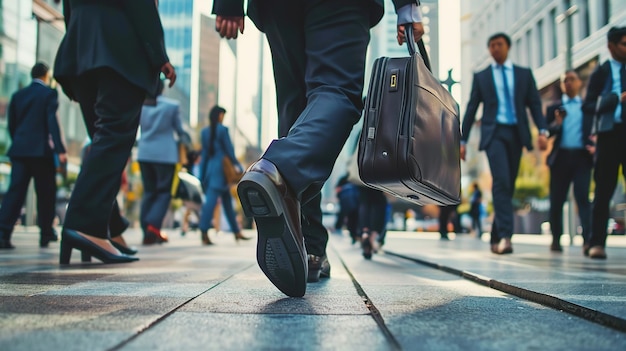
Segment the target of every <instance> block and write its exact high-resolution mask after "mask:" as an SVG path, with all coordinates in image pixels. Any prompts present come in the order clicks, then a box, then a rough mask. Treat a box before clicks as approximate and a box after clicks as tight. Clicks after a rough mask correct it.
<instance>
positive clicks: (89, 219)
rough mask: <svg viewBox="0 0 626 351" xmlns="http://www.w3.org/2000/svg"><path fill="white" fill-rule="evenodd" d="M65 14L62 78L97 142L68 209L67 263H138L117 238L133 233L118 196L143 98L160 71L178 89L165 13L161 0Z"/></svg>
mask: <svg viewBox="0 0 626 351" xmlns="http://www.w3.org/2000/svg"><path fill="white" fill-rule="evenodd" d="M63 14H64V17H65V26H66V32H65V36H64V37H63V40H62V41H61V44H60V47H59V50H58V53H57V57H56V63H55V69H54V74H55V78H56V80H57V81H58V82H59V83H60V84H61V86H62V87H63V90H64V91H65V93H66V94H67V96H68V97H69V98H70V99H72V100H75V101H78V103H79V104H80V107H81V110H82V112H83V119H84V121H85V125H86V128H87V133H88V134H89V136H90V138H91V140H92V143H91V148H90V151H89V154H88V155H87V157H86V158H85V160H84V162H83V165H82V168H81V171H80V174H79V175H78V178H77V180H76V184H75V187H74V191H73V192H72V197H71V199H70V202H69V205H68V208H67V214H66V218H65V223H64V226H63V231H62V234H61V257H60V263H61V264H67V263H69V262H70V257H71V252H72V249H78V250H79V251H81V252H82V259H83V261H88V260H89V259H90V258H91V256H95V257H96V258H98V259H99V260H101V261H103V262H105V263H123V262H131V261H135V260H137V258H135V257H130V256H127V255H124V254H122V253H120V251H119V250H118V249H116V248H115V247H114V246H113V244H112V243H111V241H110V240H109V238H110V239H111V240H115V238H116V237H118V236H120V235H121V234H122V232H123V230H124V229H125V227H124V224H125V223H124V221H123V220H122V216H121V215H120V210H119V206H118V204H117V201H116V200H115V197H116V196H117V193H118V191H119V189H120V182H121V175H122V171H123V170H124V167H125V166H126V161H127V160H128V157H129V156H130V151H131V148H132V147H133V144H134V143H135V138H136V135H137V127H138V125H139V115H140V113H141V107H142V105H143V101H144V99H145V97H146V95H148V94H151V95H154V94H156V91H157V86H158V82H159V74H160V73H164V74H165V77H166V78H167V79H169V80H170V86H172V85H173V84H174V82H175V81H176V73H175V70H174V67H172V65H171V64H170V63H169V59H168V57H167V54H166V52H165V44H164V39H163V27H162V26H161V20H160V18H159V13H158V10H157V7H156V4H155V2H154V0H133V1H119V0H117V1H116V0H64V1H63Z"/></svg>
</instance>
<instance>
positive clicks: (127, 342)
mask: <svg viewBox="0 0 626 351" xmlns="http://www.w3.org/2000/svg"><path fill="white" fill-rule="evenodd" d="M252 266H253V264H250V265H248V266H247V267H244V268H243V269H242V270H241V271H245V270H246V269H249V268H250V267H252ZM235 274H237V273H233V274H231V275H229V276H228V277H226V278H224V279H222V280H221V281H219V282H217V283H215V284H213V285H211V287H209V288H208V289H206V290H204V291H202V292H200V293H199V294H197V295H196V296H193V297H191V298H189V299H187V300H186V301H185V302H183V303H181V304H180V305H178V306H176V307H174V308H173V309H172V310H171V311H169V312H167V313H165V314H164V315H162V316H161V317H159V318H157V319H155V320H154V321H152V322H151V323H149V324H148V325H147V326H145V327H143V328H141V329H139V330H138V331H137V332H136V333H135V334H133V335H132V336H131V337H129V338H127V339H126V340H124V341H122V342H120V343H118V344H117V345H115V346H113V347H111V348H110V349H109V350H108V351H117V350H121V349H122V348H123V347H124V346H126V345H128V344H129V343H130V342H131V341H133V340H135V339H136V338H138V337H139V336H140V335H142V334H143V333H144V332H146V331H148V330H150V329H151V328H152V327H154V326H156V325H157V324H159V323H161V322H162V321H164V320H165V319H166V318H167V317H169V316H171V315H173V314H174V313H176V311H178V310H180V309H181V308H183V307H184V306H186V305H188V304H189V303H190V302H192V301H194V300H195V299H197V298H198V297H200V296H202V295H203V294H205V293H207V292H209V291H211V290H213V289H215V288H216V287H218V286H220V285H221V284H222V283H225V282H227V281H228V280H230V279H231V278H233V277H234V276H235Z"/></svg>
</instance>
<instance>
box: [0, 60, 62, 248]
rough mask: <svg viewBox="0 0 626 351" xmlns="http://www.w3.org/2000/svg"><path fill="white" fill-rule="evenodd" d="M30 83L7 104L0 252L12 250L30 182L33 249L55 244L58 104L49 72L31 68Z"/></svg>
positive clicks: (42, 66) (41, 66) (59, 149)
mask: <svg viewBox="0 0 626 351" xmlns="http://www.w3.org/2000/svg"><path fill="white" fill-rule="evenodd" d="M30 75H31V77H32V78H33V82H32V83H31V84H30V85H29V86H28V87H26V88H24V89H21V90H20V91H18V92H16V93H15V94H13V96H12V97H11V102H10V103H9V111H8V115H9V121H8V124H9V134H10V135H11V141H12V143H11V147H10V148H9V151H8V152H7V156H9V157H10V158H11V185H10V186H9V189H8V190H7V193H6V194H5V195H4V199H3V200H2V207H0V249H13V248H14V246H13V245H12V244H11V234H12V232H13V227H14V226H15V222H17V219H18V218H19V216H20V214H21V211H22V206H23V205H24V199H25V197H26V191H27V190H28V184H29V183H30V180H31V178H32V179H34V180H35V191H36V192H37V225H39V230H40V239H39V246H41V247H47V246H48V243H49V242H50V241H57V236H56V234H55V233H54V229H53V228H52V221H53V220H54V208H55V200H56V191H57V185H56V165H55V157H56V162H61V163H65V162H66V155H65V146H64V145H63V141H62V138H61V129H60V128H59V123H58V120H57V108H58V107H59V99H58V94H57V91H56V90H54V89H50V88H49V87H48V84H49V83H50V73H49V68H48V66H47V65H45V64H44V63H37V64H35V66H33V68H32V70H31V71H30Z"/></svg>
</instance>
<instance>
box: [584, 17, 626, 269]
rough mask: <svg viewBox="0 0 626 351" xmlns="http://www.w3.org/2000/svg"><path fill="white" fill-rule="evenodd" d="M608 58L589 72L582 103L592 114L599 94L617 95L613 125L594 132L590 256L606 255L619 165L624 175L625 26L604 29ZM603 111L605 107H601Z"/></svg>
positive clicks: (625, 114) (587, 111) (606, 95)
mask: <svg viewBox="0 0 626 351" xmlns="http://www.w3.org/2000/svg"><path fill="white" fill-rule="evenodd" d="M607 39H608V48H609V52H610V53H611V58H610V59H608V60H607V61H606V62H604V63H603V64H602V65H600V66H598V68H597V69H596V70H595V71H594V72H593V73H592V74H591V77H589V84H588V86H587V96H586V97H585V101H584V103H583V112H584V113H585V118H592V117H591V116H593V114H594V112H595V110H596V105H597V101H598V98H599V97H600V96H602V97H603V98H606V100H607V101H608V100H610V98H609V95H610V94H613V95H616V96H615V97H616V99H615V101H616V102H617V103H616V104H615V106H611V107H610V109H611V111H608V112H609V113H608V115H609V116H608V117H609V118H610V117H613V118H612V119H610V120H609V121H603V122H608V123H610V125H612V127H611V128H610V129H608V130H603V131H602V132H598V133H597V144H596V156H595V157H596V160H595V168H594V172H593V178H594V180H595V183H596V188H595V195H594V200H593V210H592V217H591V238H590V239H589V247H590V249H589V257H591V258H596V259H606V251H605V246H606V237H607V223H608V220H609V204H610V202H611V198H612V197H613V192H614V191H615V187H616V185H617V177H618V173H619V169H620V165H621V169H622V174H623V175H624V176H625V177H626V27H613V28H611V29H610V30H609V32H608V33H607ZM604 112H606V111H604Z"/></svg>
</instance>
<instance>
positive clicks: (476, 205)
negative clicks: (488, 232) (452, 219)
mask: <svg viewBox="0 0 626 351" xmlns="http://www.w3.org/2000/svg"><path fill="white" fill-rule="evenodd" d="M482 207H483V192H482V191H480V187H479V186H478V183H474V185H472V194H471V197H470V213H469V214H470V217H471V218H472V229H473V230H476V238H478V239H480V238H481V237H482V235H483V225H482V213H483V209H482Z"/></svg>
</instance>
